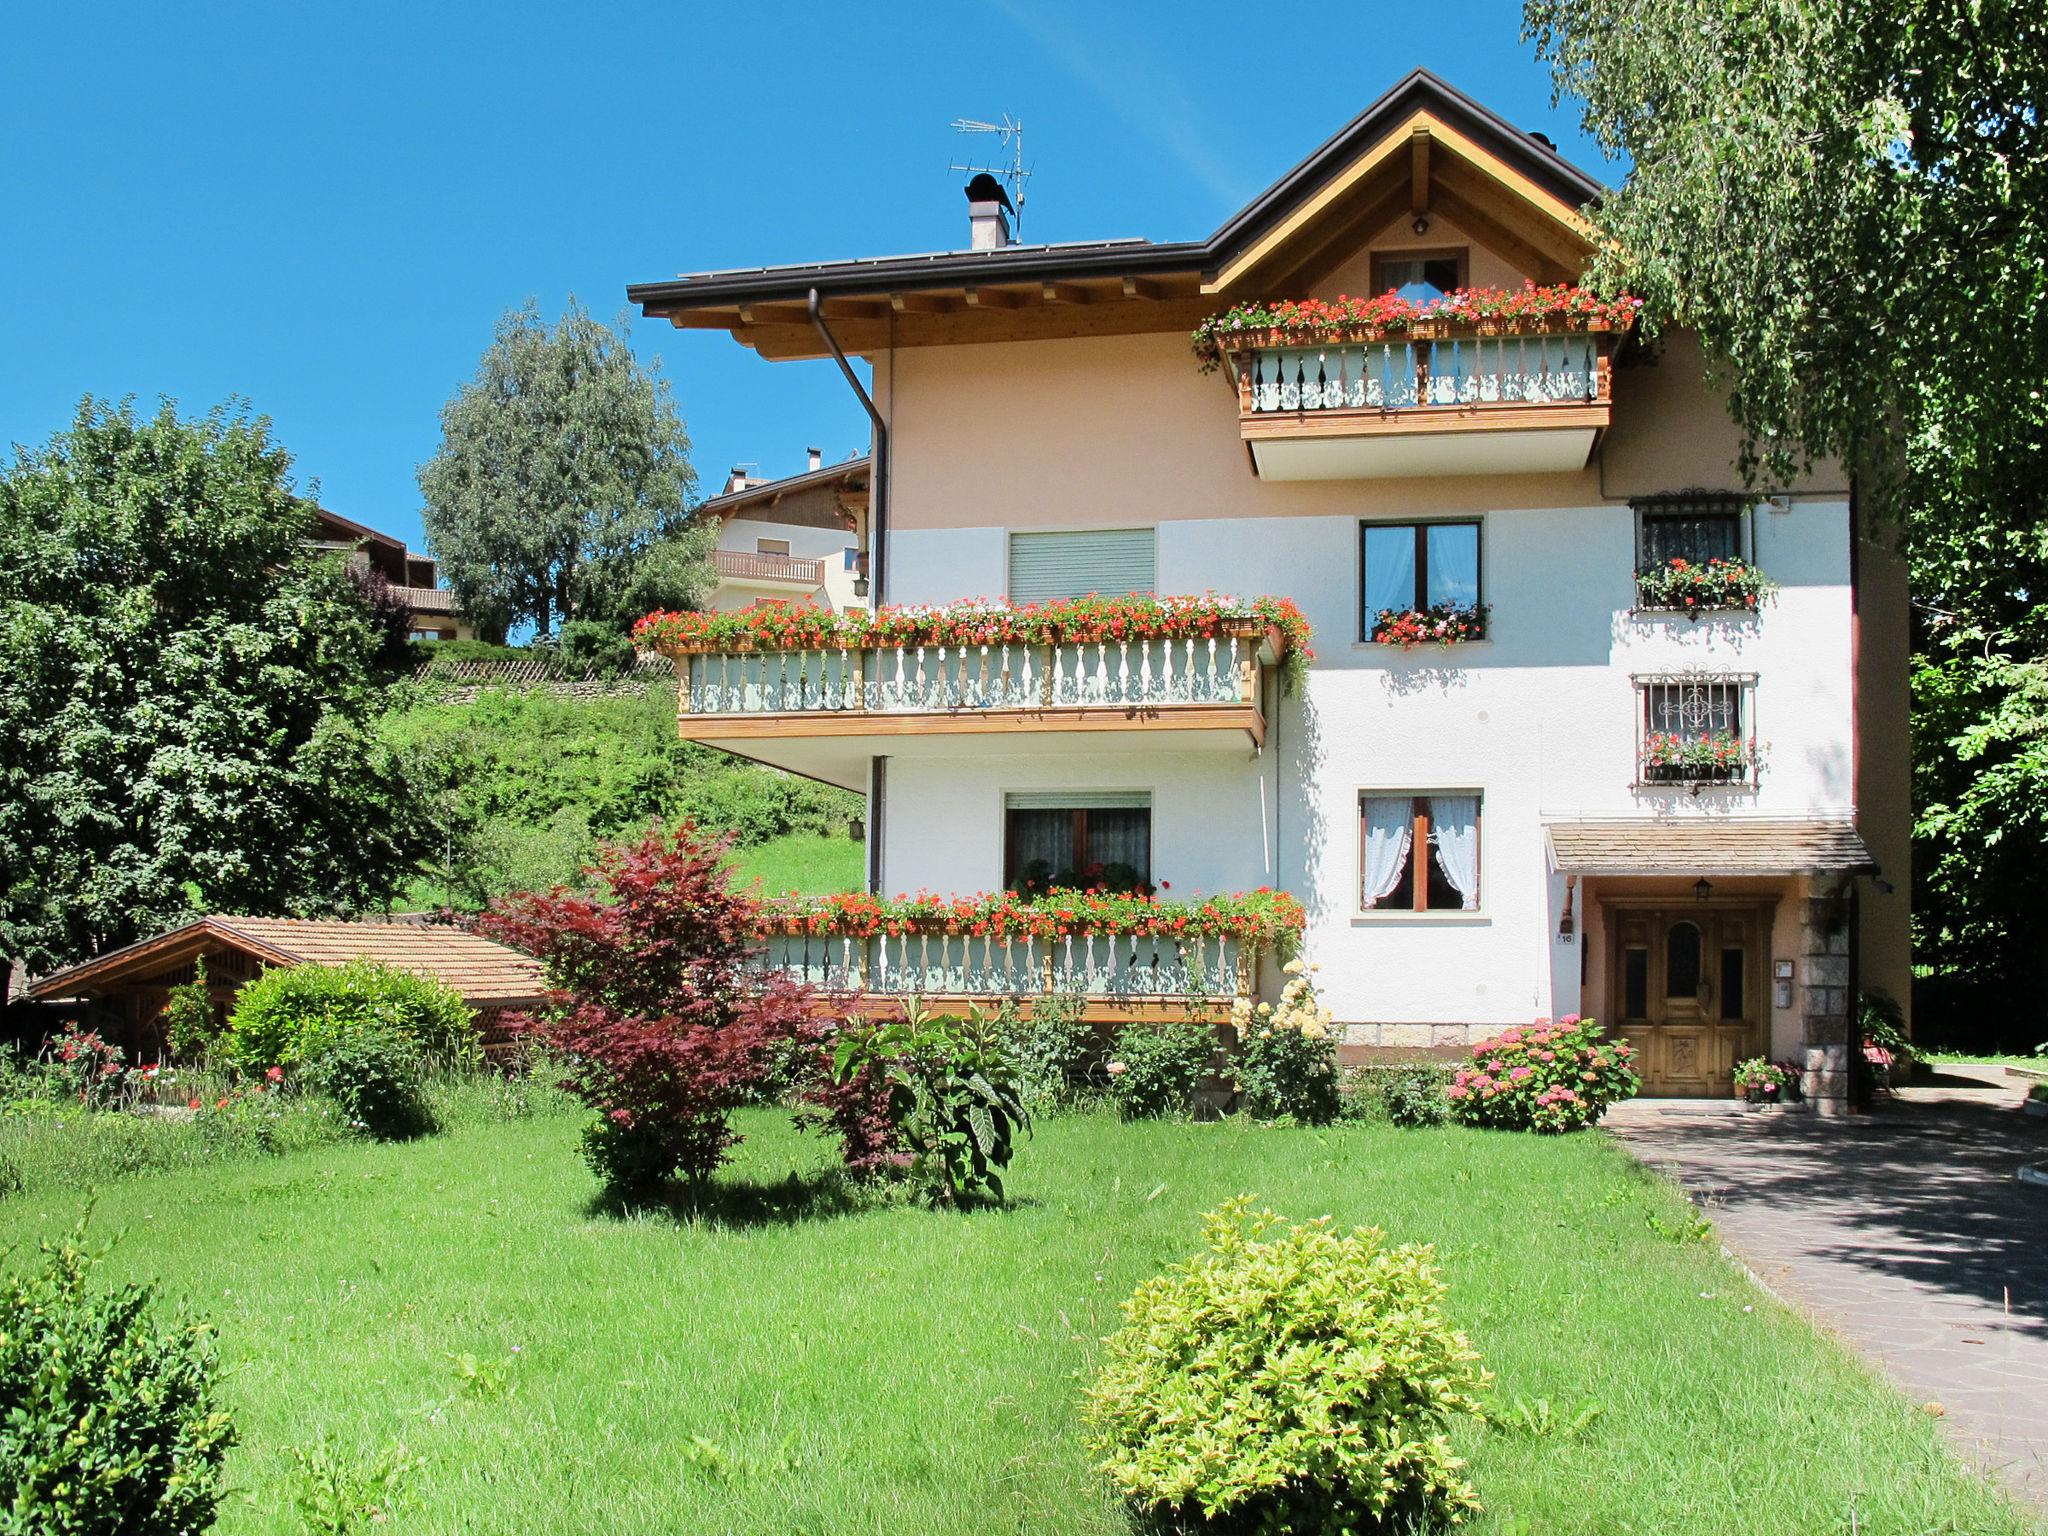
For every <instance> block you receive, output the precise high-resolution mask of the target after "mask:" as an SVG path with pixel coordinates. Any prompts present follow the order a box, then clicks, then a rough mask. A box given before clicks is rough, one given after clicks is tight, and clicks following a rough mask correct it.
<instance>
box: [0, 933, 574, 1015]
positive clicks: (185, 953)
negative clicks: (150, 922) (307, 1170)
mask: <svg viewBox="0 0 2048 1536" xmlns="http://www.w3.org/2000/svg"><path fill="white" fill-rule="evenodd" d="M218 944H226V945H230V946H232V947H234V948H236V949H240V950H242V951H243V952H245V953H247V954H250V955H253V956H254V957H255V958H257V959H259V960H261V961H264V962H265V963H266V964H270V965H346V964H347V963H348V962H349V961H351V960H357V959H365V960H376V961H381V962H382V963H383V964H385V965H389V966H393V967H395V968H397V969H399V970H406V971H416V972H418V973H420V974H421V975H425V976H432V977H434V978H435V979H436V980H438V981H442V982H446V983H447V984H448V985H449V986H450V987H453V988H454V989H455V990H456V991H457V992H460V993H461V994H462V996H463V998H464V999H465V1000H466V1001H468V1002H469V1003H470V1004H472V1005H477V1006H482V1005H493V1004H499V1005H502V1004H508V1003H523V1002H531V1001H533V1000H535V999H537V998H539V997H540V995H541V993H542V992H543V991H544V990H545V988H546V982H545V980H544V979H543V976H542V972H541V967H540V963H539V962H538V961H536V960H532V959H529V958H528V957H527V956H525V955H522V954H520V953H519V952H518V951H517V950H514V949H508V948H506V947H505V946H504V945H503V944H499V943H497V942H495V941H494V940H491V939H487V938H484V937H483V936H481V935H480V934H474V933H469V932H466V931H465V930H463V929H461V928H454V927H450V926H449V925H447V924H445V923H408V922H383V923H379V922H351V921H348V920H346V919H343V918H306V917H236V916H213V917H202V918H199V919H197V920H196V921H194V922H190V923H187V924H185V925H184V926H183V927H181V928H174V929H172V930H171V931H170V932H168V933H162V934H158V935H157V936H156V937H155V938H150V939H144V940H142V941H141V942H140V943H137V944H130V945H128V946H127V947H126V948H124V949H117V950H112V951H110V952H108V953H107V954H104V955H99V956H96V957H94V958H93V959H91V960H87V961H85V962H83V963H82V964H79V965H74V966H72V967H71V968H70V969H68V970H63V971H58V972H56V973H54V974H52V975H50V976H46V977H44V978H43V979H42V980H41V981H39V982H37V983H36V984H35V986H34V987H33V988H31V989H30V995H31V996H33V997H38V998H60V997H80V996H91V995H93V994H95V993H97V992H103V991H107V990H110V989H112V988H115V987H118V986H120V985H122V984H123V983H124V982H126V981H129V980H131V979H134V978H137V977H141V976H146V975H149V974H152V973H153V972H154V971H156V970H158V969H161V968H162V967H163V966H164V965H165V964H166V963H167V962H175V961H176V960H179V959H189V958H190V957H191V956H192V955H194V954H198V953H201V952H203V951H205V950H207V949H208V948H209V947H211V946H213V945H218Z"/></svg>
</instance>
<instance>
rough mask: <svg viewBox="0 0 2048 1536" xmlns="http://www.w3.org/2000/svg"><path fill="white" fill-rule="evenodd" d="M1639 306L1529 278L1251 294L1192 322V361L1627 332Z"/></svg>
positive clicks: (1206, 368) (1205, 363)
mask: <svg viewBox="0 0 2048 1536" xmlns="http://www.w3.org/2000/svg"><path fill="white" fill-rule="evenodd" d="M1642 305H1643V301H1642V300H1641V299H1637V298H1631V297H1629V296H1628V295H1626V294H1623V295H1621V296H1619V297H1617V298H1612V299H1606V298H1602V297H1601V296H1600V295H1599V294H1597V293H1594V292H1593V291H1592V290H1591V289H1590V288H1581V287H1578V286H1577V285H1576V284H1571V283H1559V284H1556V285H1554V286H1552V287H1547V288H1539V287H1537V286H1536V284H1535V283H1533V282H1528V281H1525V282H1524V283H1523V284H1522V286H1521V287H1519V288H1460V289H1458V290H1457V291H1456V292H1454V293H1447V294H1444V295H1442V296H1440V297H1438V298H1433V299H1422V300H1416V299H1404V298H1402V297H1401V295H1399V294H1398V293H1382V294H1379V295H1377V296H1376V297H1373V298H1369V299H1358V298H1353V297H1351V296H1350V295H1349V294H1342V295H1339V296H1338V297H1337V298H1335V299H1281V300H1279V301H1277V302H1275V301H1271V300H1263V299H1261V300H1252V301H1249V302H1246V303H1242V304H1234V305H1232V306H1231V307H1230V308H1229V309H1226V310H1224V311H1223V313H1221V314H1220V315H1211V316H1210V317H1209V318H1208V319H1207V320H1204V321H1203V322H1202V323H1201V324H1200V325H1198V326H1196V327H1195V333H1194V348H1195V359H1196V361H1197V362H1199V363H1200V364H1201V366H1202V371H1203V372H1204V373H1208V372H1210V371H1211V370H1213V369H1214V368H1215V367H1216V366H1217V365H1218V364H1220V363H1221V362H1222V361H1223V353H1224V350H1225V348H1226V347H1228V346H1230V345H1232V344H1233V343H1235V344H1237V345H1240V346H1242V345H1246V344H1251V345H1258V344H1262V343H1273V342H1277V343H1279V344H1281V345H1287V344H1313V343H1315V342H1319V341H1335V340H1339V339H1343V340H1356V341H1378V340H1381V339H1383V338H1385V337H1388V336H1408V335H1430V334H1434V332H1436V331H1438V330H1448V329H1463V328H1466V327H1474V328H1476V327H1480V326H1501V327H1516V328H1526V327H1535V326H1540V327H1542V328H1544V329H1546V330H1560V331H1563V330H1574V331H1582V330H1609V331H1625V330H1627V329H1628V328H1629V327H1630V326H1632V325H1634V324H1635V320H1636V314H1637V312H1638V311H1639V310H1641V308H1642Z"/></svg>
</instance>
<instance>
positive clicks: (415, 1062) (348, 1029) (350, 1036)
mask: <svg viewBox="0 0 2048 1536" xmlns="http://www.w3.org/2000/svg"><path fill="white" fill-rule="evenodd" d="M300 1047H301V1049H302V1050H303V1051H304V1053H305V1057H304V1065H303V1066H302V1067H301V1069H300V1081H301V1082H303V1083H304V1084H305V1085H306V1086H307V1087H308V1088H310V1089H312V1090H313V1092H315V1093H317V1094H319V1095H320V1096H321V1097H322V1098H324V1099H327V1100H329V1101H330V1102H331V1103H332V1104H333V1105H334V1107H335V1108H336V1109H338V1110H340V1111H341V1112H342V1114H343V1115H345V1116H346V1117H347V1118H348V1122H349V1124H350V1125H352V1126H354V1127H356V1128H357V1129H358V1130H363V1131H368V1132H369V1133H370V1134H371V1135H372V1136H375V1137H377V1138H378V1139H379V1140H383V1141H395V1140H400V1139H402V1138H404V1137H408V1136H418V1135H420V1134H422V1133H423V1132H426V1131H429V1130H431V1129H433V1124H434V1118H433V1115H432V1114H431V1113H430V1112H429V1111H428V1109H427V1100H426V1094H425V1091H424V1089H423V1088H422V1085H421V1082H420V1075H421V1070H422V1066H423V1063H422V1061H421V1057H420V1050H419V1047H418V1045H417V1044H415V1043H414V1041H413V1038H412V1036H410V1035H408V1034H407V1033H406V1032H405V1031H404V1030H402V1029H400V1028H399V1027H398V1026H396V1025H395V1024H392V1023H389V1022H388V1021H386V1020H384V1019H381V1018H376V1017H371V1018H356V1017H351V1016H346V1015H344V1016H342V1017H339V1018H333V1019H322V1020H320V1021H318V1022H316V1023H315V1024H314V1025H313V1026H312V1027H311V1028H309V1029H308V1030H307V1031H306V1032H305V1034H304V1035H303V1036H302V1037H301V1041H300Z"/></svg>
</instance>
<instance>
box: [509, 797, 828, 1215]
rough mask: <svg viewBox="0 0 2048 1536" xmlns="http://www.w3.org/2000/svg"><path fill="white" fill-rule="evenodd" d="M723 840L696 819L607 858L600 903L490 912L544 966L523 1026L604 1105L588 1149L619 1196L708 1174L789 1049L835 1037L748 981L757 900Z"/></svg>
mask: <svg viewBox="0 0 2048 1536" xmlns="http://www.w3.org/2000/svg"><path fill="white" fill-rule="evenodd" d="M727 846H728V845H727V844H726V843H725V842H724V841H723V840H722V839H715V838H710V839H706V838H699V837H698V835H697V833H696V830H695V828H694V827H692V826H690V825H689V824H688V823H685V824H684V825H683V826H681V827H678V828H677V829H676V830H675V831H674V832H662V831H659V830H656V831H651V832H649V833H648V834H647V835H646V836H645V837H644V838H642V839H641V841H640V842H638V843H636V844H633V845H630V846H623V847H613V848H606V849H605V850H603V851H602V852H601V853H600V855H599V857H598V862H597V864H596V866H595V868H594V869H593V870H592V874H593V875H594V877H595V879H596V881H597V883H598V884H599V885H600V886H602V887H603V893H602V894H601V895H600V894H584V893H581V892H573V891H565V890H557V891H551V892H548V893H547V894H545V895H542V894H537V893H527V894H525V895H520V896H511V897H507V898H506V899H505V900H503V901H501V902H499V903H497V904H496V905H495V906H494V907H492V908H491V910H490V911H489V912H487V913H486V914H485V915H484V919H483V927H484V930H485V931H486V932H488V933H490V934H491V935H492V936H493V937H494V938H498V939H500V940H502V941H504V942H505V943H508V944H510V945H512V946H513V947H514V948H515V949H519V950H523V951H524V952H525V953H527V954H530V955H533V956H535V957H537V958H538V959H539V960H540V961H541V962H542V963H543V964H544V965H545V966H546V967H547V972H548V981H549V985H550V988H551V993H550V999H549V1004H548V1007H547V1008H546V1009H545V1010H544V1011H543V1012H542V1013H541V1014H539V1015H538V1016H537V1017H531V1018H523V1019H520V1020H517V1021H516V1022H515V1027H517V1028H519V1029H521V1030H522V1031H524V1032H526V1033H528V1034H529V1035H531V1036H532V1037H534V1038H536V1039H537V1040H538V1041H539V1042H540V1043H541V1044H543V1045H545V1046H546V1047H547V1048H548V1049H549V1050H550V1051H552V1052H553V1053H554V1054H555V1055H556V1056H557V1057H559V1058H560V1059H561V1060H562V1061H563V1062H565V1063H566V1064H567V1066H566V1070H565V1072H564V1075H563V1079H562V1086H563V1087H564V1088H566V1089H568V1090H569V1091H570V1092H572V1093H574V1094H575V1095H576V1096H577V1097H578V1098H580V1099H582V1100H583V1102H584V1103H586V1104H588V1105H589V1106H590V1107H591V1108H593V1109H595V1110H596V1111H597V1112H598V1115H599V1117H600V1118H599V1121H598V1123H597V1125H596V1126H595V1127H594V1128H593V1129H592V1130H591V1131H590V1132H589V1133H588V1134H587V1135H586V1137H585V1140H584V1151H585V1155H586V1156H587V1157H588V1158H589V1160H590V1163H591V1165H592V1167H594V1168H595V1169H596V1170H597V1172H598V1175H599V1177H601V1178H602V1179H603V1180H604V1181H605V1184H606V1187H607V1189H608V1190H609V1191H610V1192H611V1193H612V1194H613V1195H615V1196H618V1195H633V1194H646V1193H650V1192H653V1191H654V1190H655V1189H656V1188H657V1187H658V1186H660V1185H661V1184H663V1183H664V1182H666V1181H667V1180H668V1179H670V1178H672V1177H674V1176H676V1175H677V1174H682V1175H683V1176H685V1177H687V1178H689V1179H691V1180H692V1181H698V1182H701V1181H702V1180H705V1179H708V1178H709V1177H710V1176H711V1174H712V1173H713V1172H715V1171H716V1170H717V1168H718V1166H719V1164H720V1163H722V1162H724V1160H725V1158H726V1156H727V1154H728V1152H729V1151H730V1149H731V1148H732V1146H733V1145H734V1144H735V1143H736V1142H737V1141H738V1140H739V1137H738V1136H737V1135H736V1134H735V1133H734V1131H733V1129H732V1112H733V1110H734V1109H736V1108H738V1107H739V1106H740V1105H741V1104H744V1103H746V1102H748V1100H749V1099H751V1098H753V1097H754V1096H756V1095H757V1094H758V1093H759V1092H760V1089H761V1086H762V1084H764V1083H765V1082H766V1081H768V1079H769V1078H770V1076H771V1075H772V1074H773V1072H774V1071H775V1070H776V1067H777V1065H778V1062H779V1060H780V1059H781V1056H782V1053H783V1052H784V1051H786V1049H787V1048H788V1045H789V1043H790V1042H791V1041H792V1040H795V1041H798V1042H809V1043H810V1044H812V1045H816V1044H817V1043H819V1042H821V1041H822V1040H823V1039H824V1037H825V1034H826V1030H825V1026H824V1024H823V1023H822V1021H821V1020H820V1018H819V1017H818V1014H819V1009H818V1008H817V1006H816V1004H815V1003H814V1002H813V1000H812V995H811V994H810V993H809V992H808V991H806V990H805V989H803V988H800V987H797V986H795V985H793V984H792V983H790V982H788V981H787V980H785V979H782V978H780V977H771V978H766V979H763V980H757V981H755V982H754V984H753V985H750V984H749V978H748V977H747V975H746V974H745V970H744V962H745V959H746V955H747V951H748V948H749V946H750V945H751V944H752V942H753V934H754V931H755V927H756V923H757V920H758V912H759V907H758V904H757V903H755V902H754V901H753V900H751V899H750V898H748V897H747V896H745V895H743V894H741V893H740V892H738V891H735V890H734V889H733V887H732V882H731V878H730V876H729V874H728V872H727V870H726V869H725V868H724V864H723V860H724V857H725V854H726V850H727ZM605 896H608V897H609V899H608V900H607V899H604V897H605Z"/></svg>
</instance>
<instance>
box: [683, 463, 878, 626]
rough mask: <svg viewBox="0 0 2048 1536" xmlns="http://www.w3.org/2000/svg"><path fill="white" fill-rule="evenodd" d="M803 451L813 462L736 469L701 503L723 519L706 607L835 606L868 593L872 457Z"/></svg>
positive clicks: (703, 510) (705, 512) (705, 511)
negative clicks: (753, 474) (795, 467)
mask: <svg viewBox="0 0 2048 1536" xmlns="http://www.w3.org/2000/svg"><path fill="white" fill-rule="evenodd" d="M805 452H806V454H807V455H808V457H809V459H810V465H809V467H808V468H807V469H805V470H804V472H803V473H802V474H797V475H787V476H784V477H783V478H782V479H779V480H757V479H752V478H749V476H748V475H747V473H746V471H745V469H744V468H739V467H736V468H734V470H733V471H732V474H731V475H730V477H728V479H727V480H726V483H725V489H724V490H722V491H721V492H719V493H718V495H716V496H713V497H712V498H710V499H709V500H708V501H706V502H704V503H703V504H702V505H701V506H699V507H698V509H697V514H696V515H697V516H699V517H701V518H707V519H712V520H715V521H716V522H717V524H718V544H717V546H716V548H714V549H713V550H712V553H711V559H712V563H713V564H714V565H716V566H717V567H718V587H717V590H716V591H714V592H713V593H712V596H711V600H710V602H709V604H707V606H708V607H711V608H715V609H719V610H723V611H730V610H732V609H735V608H748V607H752V606H753V605H754V604H755V603H760V602H772V603H800V604H810V605H812V606H815V607H822V608H830V609H832V610H834V611H835V612H838V611H843V610H845V609H847V608H852V607H858V606H860V605H861V604H862V603H863V602H864V601H865V600H866V597H867V591H868V580H867V562H866V560H865V558H864V556H863V553H862V552H863V550H864V549H865V547H866V544H867V512H868V459H867V456H866V455H865V454H863V455H861V456H859V457H857V458H851V459H847V460H845V461H843V462H842V463H838V464H827V463H825V461H824V454H823V453H822V452H821V451H820V450H819V449H816V448H810V449H806V450H805Z"/></svg>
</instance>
